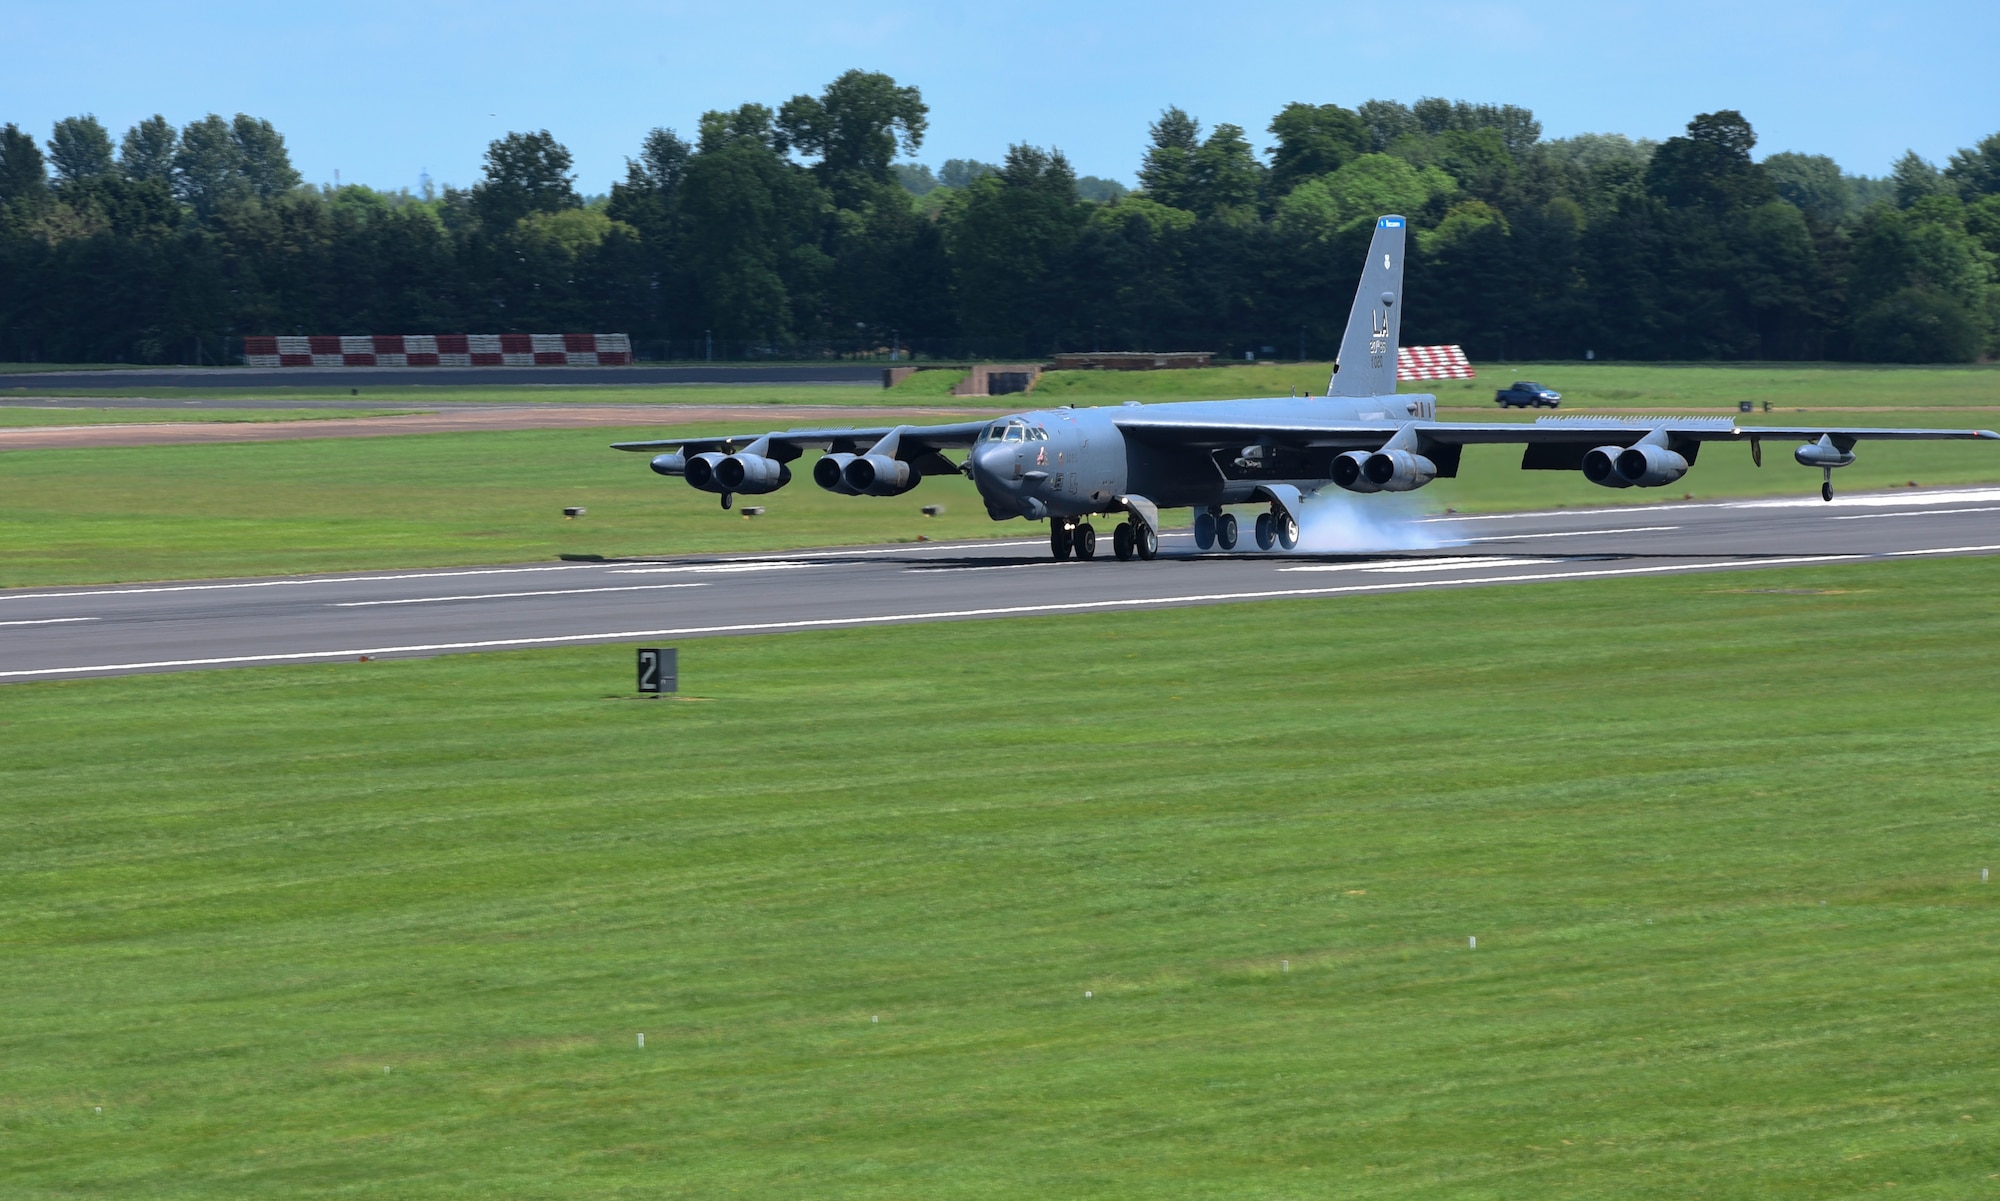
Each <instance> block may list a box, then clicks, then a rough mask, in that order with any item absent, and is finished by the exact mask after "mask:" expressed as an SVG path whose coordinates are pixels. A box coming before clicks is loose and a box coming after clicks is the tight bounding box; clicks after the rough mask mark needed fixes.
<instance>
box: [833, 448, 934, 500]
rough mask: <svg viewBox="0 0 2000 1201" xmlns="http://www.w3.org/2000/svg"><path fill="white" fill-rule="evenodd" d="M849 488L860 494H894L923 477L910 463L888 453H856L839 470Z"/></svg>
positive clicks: (906, 488)
mask: <svg viewBox="0 0 2000 1201" xmlns="http://www.w3.org/2000/svg"><path fill="white" fill-rule="evenodd" d="M840 474H841V477H842V479H844V480H845V481H846V483H847V486H848V487H849V488H852V489H853V490H854V491H855V492H857V493H859V494H860V495H862V496H896V495H898V494H900V493H904V492H908V491H909V490H910V489H912V488H914V487H916V486H917V481H918V480H919V479H921V478H923V477H921V476H919V475H918V474H917V473H916V472H914V471H912V470H910V465H909V464H908V463H905V462H903V461H902V460H901V459H892V458H890V457H889V456H888V455H856V456H854V460H853V462H850V463H849V464H848V465H847V466H846V468H844V469H843V470H842V471H841V473H840Z"/></svg>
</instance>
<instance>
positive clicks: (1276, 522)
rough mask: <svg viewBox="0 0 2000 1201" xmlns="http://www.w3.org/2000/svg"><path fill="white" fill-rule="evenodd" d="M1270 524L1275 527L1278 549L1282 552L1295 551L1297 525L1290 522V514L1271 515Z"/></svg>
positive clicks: (1297, 537) (1297, 543)
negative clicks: (1282, 550)
mask: <svg viewBox="0 0 2000 1201" xmlns="http://www.w3.org/2000/svg"><path fill="white" fill-rule="evenodd" d="M1271 524H1272V525H1273V526H1275V527H1277V534H1278V545H1279V547H1281V548H1282V549H1284V550H1294V549H1297V547H1298V545H1299V523H1298V522H1296V521H1294V520H1292V515H1291V514H1290V513H1273V514H1271Z"/></svg>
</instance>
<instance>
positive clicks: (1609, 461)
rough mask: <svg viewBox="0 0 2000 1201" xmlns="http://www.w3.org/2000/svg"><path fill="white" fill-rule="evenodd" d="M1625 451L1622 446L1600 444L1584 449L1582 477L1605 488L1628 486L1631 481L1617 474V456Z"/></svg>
mask: <svg viewBox="0 0 2000 1201" xmlns="http://www.w3.org/2000/svg"><path fill="white" fill-rule="evenodd" d="M1624 453H1625V448H1624V447H1622V446H1600V447H1598V448H1597V449H1595V450H1591V451H1586V452H1585V453H1584V456H1583V478H1584V479H1587V480H1589V481H1590V482H1591V483H1593V484H1602V485H1604V486H1605V487H1606V488H1630V487H1631V486H1632V481H1631V480H1628V479H1626V478H1625V477H1624V476H1622V475H1619V474H1618V456H1619V455H1622V454H1624Z"/></svg>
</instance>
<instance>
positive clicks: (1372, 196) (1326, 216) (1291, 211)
mask: <svg viewBox="0 0 2000 1201" xmlns="http://www.w3.org/2000/svg"><path fill="white" fill-rule="evenodd" d="M1457 190H1458V189H1457V185H1456V184H1455V183H1453V182H1452V179H1451V177H1450V176H1449V175H1446V174H1445V173H1444V172H1442V171H1440V170H1438V169H1437V168H1436V167H1425V168H1423V169H1421V170H1419V169H1418V168H1416V167H1413V166H1411V165H1410V164H1409V163H1407V162H1405V161H1404V160H1402V159H1400V158H1397V157H1395V156H1394V155H1388V154H1364V155H1361V156H1359V157H1358V158H1355V159H1353V160H1352V161H1350V162H1349V163H1348V164H1347V165H1346V166H1344V167H1342V168H1341V169H1340V170H1338V171H1335V172H1334V173H1333V174H1331V175H1325V176H1321V177H1320V178H1318V179H1311V180H1307V181H1306V182H1305V183H1302V184H1300V185H1299V186H1298V187H1296V188H1294V189H1293V190H1292V192H1291V194H1290V195H1288V196H1286V197H1285V198H1284V199H1283V200H1281V201H1279V202H1278V212H1277V222H1278V228H1279V229H1280V230H1281V231H1282V232H1283V233H1284V234H1285V235H1286V236H1287V237H1288V238H1289V239H1290V240H1292V241H1294V242H1325V241H1326V240H1328V239H1329V238H1332V237H1333V236H1334V235H1335V234H1336V233H1339V232H1340V231H1342V230H1343V229H1348V228H1352V227H1355V226H1359V225H1364V224H1367V225H1372V224H1373V223H1374V221H1375V218H1377V217H1379V216H1381V215H1382V214H1384V213H1404V214H1408V213H1415V212H1418V211H1420V210H1422V209H1423V208H1424V207H1425V206H1426V205H1428V204H1429V203H1430V202H1431V200H1432V198H1433V197H1442V196H1449V195H1450V194H1451V193H1453V192H1455V191H1457Z"/></svg>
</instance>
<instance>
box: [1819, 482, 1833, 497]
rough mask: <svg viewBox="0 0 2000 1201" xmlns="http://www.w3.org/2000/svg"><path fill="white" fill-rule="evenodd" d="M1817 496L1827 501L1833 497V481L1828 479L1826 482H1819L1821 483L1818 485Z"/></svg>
mask: <svg viewBox="0 0 2000 1201" xmlns="http://www.w3.org/2000/svg"><path fill="white" fill-rule="evenodd" d="M1819 498H1820V499H1821V500H1829V501H1830V500H1832V499H1833V481H1832V480H1828V481H1827V482H1825V483H1824V484H1821V485H1820V486H1819Z"/></svg>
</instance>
